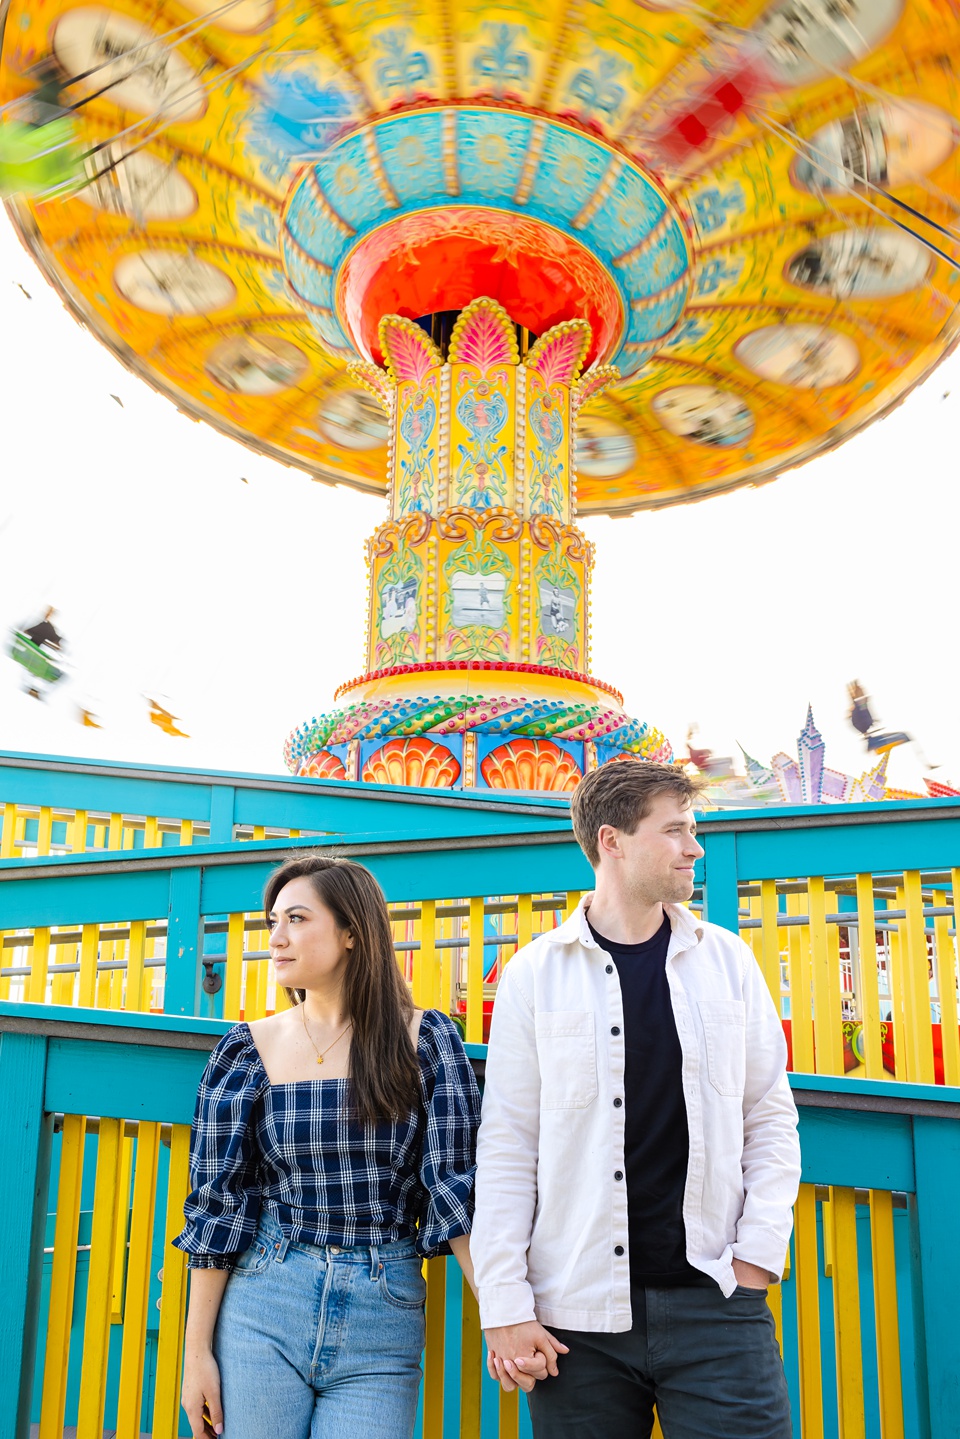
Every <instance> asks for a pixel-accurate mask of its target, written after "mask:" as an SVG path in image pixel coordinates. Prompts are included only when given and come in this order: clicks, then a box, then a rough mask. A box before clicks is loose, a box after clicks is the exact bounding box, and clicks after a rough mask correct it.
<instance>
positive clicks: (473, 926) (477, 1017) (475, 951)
mask: <svg viewBox="0 0 960 1439" xmlns="http://www.w3.org/2000/svg"><path fill="white" fill-rule="evenodd" d="M468 922H469V925H470V928H469V931H468V940H469V943H468V948H467V1043H468V1044H482V1043H483V974H484V969H485V961H484V950H483V931H484V913H483V895H482V894H481V895H474V896H473V897H472V898H471V900H470V918H469V921H468Z"/></svg>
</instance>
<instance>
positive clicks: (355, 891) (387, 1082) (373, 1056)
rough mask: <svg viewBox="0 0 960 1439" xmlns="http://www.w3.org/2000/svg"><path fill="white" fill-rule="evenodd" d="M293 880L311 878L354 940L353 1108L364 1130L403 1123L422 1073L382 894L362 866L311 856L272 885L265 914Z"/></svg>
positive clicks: (349, 990)
mask: <svg viewBox="0 0 960 1439" xmlns="http://www.w3.org/2000/svg"><path fill="white" fill-rule="evenodd" d="M292 879H309V881H310V883H311V884H312V886H313V888H314V891H315V893H316V896H317V898H318V899H319V900H320V901H321V903H322V904H325V905H326V906H327V908H328V909H329V910H330V911H331V912H332V914H333V917H334V920H335V922H336V926H337V929H338V930H339V931H340V933H341V934H349V935H352V936H353V948H352V949H351V950H349V951H348V957H347V965H346V972H345V976H344V986H343V989H344V1000H345V1002H346V1008H347V1012H348V1014H349V1016H350V1019H351V1020H352V1021H353V1036H352V1039H351V1044H350V1088H351V1100H352V1106H353V1109H354V1111H355V1113H356V1115H357V1118H358V1119H359V1120H360V1122H361V1123H363V1124H375V1123H376V1122H377V1121H378V1120H386V1119H397V1118H399V1117H400V1116H401V1115H404V1114H406V1113H407V1112H408V1111H409V1110H410V1109H411V1108H412V1107H413V1106H415V1105H416V1103H417V1100H418V1098H419V1094H420V1068H419V1065H418V1063H417V1055H416V1050H415V1049H414V1046H413V1041H412V1040H411V1038H410V1028H409V1026H410V1020H411V1019H412V1017H413V1001H412V1000H411V998H410V993H409V990H408V989H407V986H406V983H405V981H404V979H403V976H402V975H401V973H400V967H399V965H398V964H397V959H396V955H395V953H394V949H393V936H392V934H391V932H390V918H389V915H388V913H387V902H386V900H385V899H384V897H383V890H382V889H381V888H380V886H379V884H378V883H377V881H376V880H375V879H374V877H373V875H372V874H371V873H370V871H369V870H368V869H364V867H363V865H362V864H354V863H353V861H352V860H349V859H330V858H328V857H327V856H326V855H321V854H305V855H303V856H302V857H298V858H296V859H289V860H287V862H286V864H282V865H281V866H280V868H279V869H275V870H274V871H273V874H271V876H270V878H269V879H268V880H267V884H266V888H265V889H264V892H263V908H264V912H265V914H266V915H268V916H269V914H270V913H271V911H272V910H273V908H274V906H275V905H276V902H277V896H278V894H279V893H280V891H281V890H282V889H283V887H284V885H285V884H289V882H290V880H292ZM286 994H287V997H288V998H289V1000H290V1001H291V1003H293V1004H302V1003H303V1000H304V997H305V994H306V991H305V990H302V989H286Z"/></svg>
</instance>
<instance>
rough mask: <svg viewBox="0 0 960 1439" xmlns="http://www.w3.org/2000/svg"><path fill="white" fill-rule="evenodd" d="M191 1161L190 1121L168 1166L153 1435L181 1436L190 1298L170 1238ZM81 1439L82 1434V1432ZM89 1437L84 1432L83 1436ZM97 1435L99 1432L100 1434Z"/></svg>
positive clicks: (173, 1137) (174, 1141)
mask: <svg viewBox="0 0 960 1439" xmlns="http://www.w3.org/2000/svg"><path fill="white" fill-rule="evenodd" d="M189 1165H190V1126H189V1125H188V1124H175V1125H174V1126H173V1128H172V1130H171V1134H170V1168H169V1177H168V1180H167V1206H166V1216H165V1221H164V1238H165V1244H164V1251H163V1285H162V1287H161V1290H160V1333H159V1336H158V1338H157V1372H156V1388H155V1391H154V1394H155V1397H154V1402H153V1424H152V1429H151V1432H152V1435H153V1439H177V1434H178V1432H179V1428H180V1372H181V1368H182V1365H183V1327H184V1317H185V1314H186V1302H187V1256H186V1255H185V1254H183V1253H182V1252H181V1251H180V1250H179V1249H174V1248H173V1245H172V1242H171V1241H172V1240H173V1239H175V1238H176V1236H177V1235H178V1234H179V1233H180V1230H181V1229H182V1228H183V1201H184V1199H185V1198H186V1196H187V1182H188V1173H189ZM77 1439H81V1436H80V1435H78V1436H77ZM84 1439H85V1436H84ZM97 1439H100V1436H99V1435H97Z"/></svg>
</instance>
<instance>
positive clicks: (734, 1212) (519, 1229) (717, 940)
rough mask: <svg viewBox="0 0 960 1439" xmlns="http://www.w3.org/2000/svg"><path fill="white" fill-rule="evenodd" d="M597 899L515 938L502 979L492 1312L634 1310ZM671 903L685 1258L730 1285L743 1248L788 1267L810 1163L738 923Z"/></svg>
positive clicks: (480, 1264) (497, 1023) (616, 1074)
mask: <svg viewBox="0 0 960 1439" xmlns="http://www.w3.org/2000/svg"><path fill="white" fill-rule="evenodd" d="M591 898H592V895H589V894H588V895H585V896H584V899H583V900H582V901H581V903H580V905H579V906H578V908H577V910H576V911H575V912H574V914H572V915H571V916H570V918H569V919H568V920H567V921H566V922H565V923H564V924H562V925H561V926H560V928H559V929H556V930H554V931H553V932H552V933H551V934H545V935H542V936H540V937H539V938H538V939H535V940H534V941H533V943H532V944H530V945H527V946H526V948H524V949H522V950H521V951H520V952H519V953H518V954H517V955H516V956H515V957H514V959H513V960H512V961H511V962H510V964H509V965H508V966H507V969H506V970H505V972H504V975H503V977H502V979H501V980H500V985H499V988H498V990H497V998H496V1003H495V1005H494V1011H493V1021H492V1025H491V1030H490V1047H489V1051H488V1056H487V1069H486V1081H485V1090H484V1097H483V1118H482V1122H481V1125H480V1136H479V1150H478V1167H477V1209H476V1217H475V1220H474V1226H473V1234H472V1238H471V1244H470V1248H471V1253H472V1255H473V1259H474V1264H475V1267H476V1277H477V1284H478V1288H479V1293H480V1316H481V1321H482V1323H483V1326H484V1328H486V1329H489V1328H493V1327H495V1326H498V1325H501V1324H519V1323H522V1322H523V1321H525V1320H529V1319H533V1318H537V1319H539V1320H540V1322H541V1323H542V1324H545V1325H548V1326H549V1325H557V1326H558V1327H560V1328H563V1329H581V1330H598V1331H603V1332H607V1333H617V1332H620V1331H624V1330H628V1329H630V1328H631V1325H632V1316H631V1311H630V1255H629V1249H628V1240H627V1187H626V1183H625V1182H624V1180H623V1179H622V1178H621V1179H617V1178H616V1177H615V1176H616V1175H617V1174H618V1173H619V1174H621V1175H623V1173H624V1172H625V1165H624V1150H623V1134H624V1105H623V1103H622V1102H621V1103H620V1104H617V1103H616V1101H617V1100H621V1101H622V1100H623V1095H624V1087H623V1075H624V1045H623V1001H622V997H621V992H620V981H619V979H618V976H617V970H616V966H615V965H614V964H613V961H612V960H611V958H610V956H609V955H608V954H606V953H605V951H604V950H602V949H600V948H599V946H598V945H597V944H596V943H595V941H594V939H593V936H592V935H591V933H590V929H589V926H588V924H587V921H586V917H585V911H586V908H587V907H588V906H589V903H590V900H591ZM665 909H666V912H667V914H668V916H669V919H670V924H671V927H672V931H673V932H672V934H671V937H670V945H669V949H668V951H667V980H668V983H669V986H670V997H671V1001H672V1004H673V1013H674V1018H675V1020H676V1024H677V1034H678V1036H679V1039H680V1049H681V1052H682V1056H683V1063H682V1081H683V1095H684V1100H685V1103H686V1109H687V1125H688V1129H689V1135H690V1151H689V1159H688V1163H687V1182H686V1188H685V1190H684V1197H683V1219H684V1226H685V1229H686V1237H687V1258H688V1259H689V1261H690V1263H691V1264H692V1265H693V1266H694V1267H695V1268H697V1269H700V1270H702V1272H703V1273H704V1274H708V1275H710V1276H711V1277H712V1278H713V1279H715V1280H716V1281H717V1284H718V1285H719V1286H720V1288H721V1289H722V1291H723V1293H724V1294H725V1295H730V1294H732V1293H733V1291H734V1289H735V1288H736V1279H735V1277H734V1273H733V1266H732V1260H733V1259H734V1258H737V1259H743V1260H746V1261H748V1262H749V1263H751V1264H757V1265H759V1266H760V1267H761V1268H762V1269H766V1270H768V1271H769V1272H770V1273H771V1274H772V1275H775V1276H776V1277H777V1278H779V1277H780V1276H781V1275H782V1273H783V1267H784V1259H785V1255H786V1251H787V1245H788V1242H789V1239H790V1231H791V1227H792V1222H793V1216H792V1207H793V1203H794V1200H795V1199H796V1195H797V1186H798V1183H799V1179H800V1147H799V1143H798V1139H797V1111H796V1106H795V1105H794V1102H793V1096H792V1094H791V1093H790V1088H789V1085H788V1083H787V1076H786V1059H787V1051H786V1044H785V1042H784V1037H783V1030H782V1028H781V1026H780V1021H779V1018H778V1016H777V1012H776V1010H775V1008H774V1006H773V1003H772V1001H771V999H770V995H769V993H768V991H767V987H766V984H765V983H764V979H763V975H762V974H761V972H760V968H759V966H758V965H757V962H756V960H755V959H754V957H753V954H752V953H751V951H750V950H749V949H748V948H747V946H746V945H745V944H744V943H743V942H742V940H740V939H739V938H738V937H737V935H735V934H731V933H730V932H729V931H728V930H725V929H721V928H720V927H719V926H718V925H714V924H707V923H706V922H704V921H701V920H700V919H698V918H697V917H696V916H694V915H693V914H691V913H690V911H689V910H687V909H686V908H684V907H683V906H673V905H667V906H665ZM618 1249H619V1250H620V1253H619V1254H618V1253H617V1250H618Z"/></svg>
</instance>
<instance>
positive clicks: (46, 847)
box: [37, 804, 53, 856]
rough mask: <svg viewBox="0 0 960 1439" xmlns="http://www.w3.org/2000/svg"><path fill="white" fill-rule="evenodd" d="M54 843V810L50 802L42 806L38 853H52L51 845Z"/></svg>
mask: <svg viewBox="0 0 960 1439" xmlns="http://www.w3.org/2000/svg"><path fill="white" fill-rule="evenodd" d="M52 843H53V810H52V809H51V808H50V806H49V805H48V804H44V805H41V806H40V816H39V818H38V820H37V854H38V856H39V855H46V854H49V853H50V846H51V844H52Z"/></svg>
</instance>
